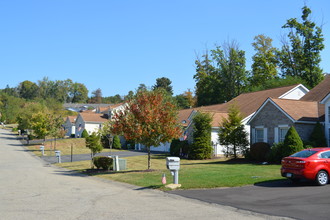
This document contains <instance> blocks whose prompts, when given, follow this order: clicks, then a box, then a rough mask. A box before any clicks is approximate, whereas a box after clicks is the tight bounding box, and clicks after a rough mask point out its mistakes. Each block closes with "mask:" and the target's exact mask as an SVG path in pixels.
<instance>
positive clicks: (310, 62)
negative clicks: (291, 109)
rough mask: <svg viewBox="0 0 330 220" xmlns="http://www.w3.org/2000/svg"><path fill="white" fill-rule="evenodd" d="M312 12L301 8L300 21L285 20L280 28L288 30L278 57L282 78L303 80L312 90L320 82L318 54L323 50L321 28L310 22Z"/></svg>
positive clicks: (320, 73) (319, 57) (305, 7)
mask: <svg viewBox="0 0 330 220" xmlns="http://www.w3.org/2000/svg"><path fill="white" fill-rule="evenodd" d="M311 13H312V11H311V9H310V8H308V7H307V6H304V7H303V8H302V16H301V18H302V21H301V22H299V21H298V20H297V19H296V18H291V19H289V20H287V22H286V24H285V25H283V27H282V28H287V29H289V34H288V40H289V42H290V44H289V43H288V42H287V41H286V40H283V46H282V50H281V51H280V52H279V54H278V57H279V60H280V68H281V71H282V75H284V76H287V75H289V76H296V77H301V78H302V79H303V80H305V81H306V82H307V83H308V85H307V86H309V87H311V88H313V87H314V86H316V85H317V84H318V83H319V82H321V81H322V79H323V75H322V69H321V68H320V62H321V56H320V53H321V51H322V50H323V49H324V44H323V41H324V37H323V34H322V28H321V27H319V26H316V24H315V23H314V22H312V20H311V18H310V15H311Z"/></svg>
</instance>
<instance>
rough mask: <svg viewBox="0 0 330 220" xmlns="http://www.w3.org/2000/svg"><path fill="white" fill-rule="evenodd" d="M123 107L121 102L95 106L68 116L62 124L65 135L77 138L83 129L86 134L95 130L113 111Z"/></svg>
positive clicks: (100, 126) (98, 128)
mask: <svg viewBox="0 0 330 220" xmlns="http://www.w3.org/2000/svg"><path fill="white" fill-rule="evenodd" d="M123 108H124V104H123V103H120V104H115V105H108V106H106V107H100V106H96V107H95V109H93V110H86V111H83V112H80V113H79V114H78V115H77V116H68V117H67V118H66V120H65V123H64V125H63V126H64V129H65V131H66V134H65V135H66V136H69V137H72V136H74V137H76V138H79V137H81V134H82V132H83V131H84V130H86V131H87V133H88V134H92V133H93V132H97V131H98V130H100V129H101V128H102V127H103V125H104V122H106V121H108V120H109V118H111V116H112V115H113V114H114V112H116V111H120V110H122V109H123Z"/></svg>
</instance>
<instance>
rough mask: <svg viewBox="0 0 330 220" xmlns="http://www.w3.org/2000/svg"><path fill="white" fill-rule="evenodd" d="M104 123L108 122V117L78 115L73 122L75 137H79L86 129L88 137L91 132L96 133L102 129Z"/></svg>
mask: <svg viewBox="0 0 330 220" xmlns="http://www.w3.org/2000/svg"><path fill="white" fill-rule="evenodd" d="M106 121H108V117H106V116H105V115H104V114H98V113H79V114H78V116H77V119H76V121H75V126H76V133H75V137H81V134H82V132H83V131H84V129H86V131H87V133H88V134H89V135H90V134H92V133H93V132H97V131H98V130H99V129H101V128H102V127H103V123H104V122H106Z"/></svg>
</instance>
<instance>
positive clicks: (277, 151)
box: [267, 142, 284, 163]
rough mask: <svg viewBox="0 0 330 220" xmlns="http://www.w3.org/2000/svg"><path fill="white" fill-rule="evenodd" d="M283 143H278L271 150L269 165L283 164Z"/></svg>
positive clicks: (268, 159)
mask: <svg viewBox="0 0 330 220" xmlns="http://www.w3.org/2000/svg"><path fill="white" fill-rule="evenodd" d="M283 145H284V144H283V143H282V142H280V143H277V144H275V143H274V145H273V146H272V147H271V148H270V151H269V154H268V155H267V161H268V162H269V163H281V160H282V158H283V155H282V151H281V149H283Z"/></svg>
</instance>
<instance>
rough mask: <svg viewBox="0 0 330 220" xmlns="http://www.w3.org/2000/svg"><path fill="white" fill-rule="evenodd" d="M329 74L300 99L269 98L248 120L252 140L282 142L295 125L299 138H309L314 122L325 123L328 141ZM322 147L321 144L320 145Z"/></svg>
mask: <svg viewBox="0 0 330 220" xmlns="http://www.w3.org/2000/svg"><path fill="white" fill-rule="evenodd" d="M329 94H330V76H329V75H326V77H325V79H324V80H323V81H322V82H321V83H320V84H318V85H317V86H315V87H314V88H313V89H312V90H311V91H309V92H308V93H307V94H306V95H305V96H303V97H302V98H301V99H300V100H285V99H276V98H268V99H267V100H266V101H265V102H264V103H263V104H262V105H261V107H260V108H259V109H258V110H257V112H256V114H254V115H253V116H252V117H251V118H250V119H249V121H248V124H249V125H250V126H251V143H255V142H266V143H269V144H270V145H272V144H273V143H278V142H282V141H284V138H285V135H286V132H287V131H288V129H289V128H290V127H291V126H294V127H295V128H296V130H297V132H298V134H299V136H300V137H301V139H302V140H306V141H307V140H309V137H310V134H311V132H312V131H313V129H314V126H315V124H316V123H317V122H320V123H321V124H324V126H325V134H326V138H327V142H328V146H330V144H329V139H330V138H329V134H330V131H329V129H330V121H329V120H330V117H329V113H330V100H329V99H330V98H329V97H330V95H329ZM320 147H323V146H320Z"/></svg>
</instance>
